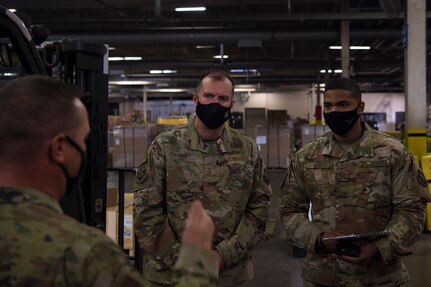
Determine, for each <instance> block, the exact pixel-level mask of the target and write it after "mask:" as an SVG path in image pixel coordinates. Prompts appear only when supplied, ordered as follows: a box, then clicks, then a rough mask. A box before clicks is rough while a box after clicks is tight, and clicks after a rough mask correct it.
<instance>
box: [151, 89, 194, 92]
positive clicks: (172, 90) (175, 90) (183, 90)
mask: <svg viewBox="0 0 431 287" xmlns="http://www.w3.org/2000/svg"><path fill="white" fill-rule="evenodd" d="M147 92H158V93H183V92H187V90H185V89H148V90H147Z"/></svg>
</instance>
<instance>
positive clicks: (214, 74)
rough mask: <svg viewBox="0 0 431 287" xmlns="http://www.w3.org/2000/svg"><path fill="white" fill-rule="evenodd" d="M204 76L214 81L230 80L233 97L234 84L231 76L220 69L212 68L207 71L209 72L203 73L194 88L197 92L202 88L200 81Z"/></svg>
mask: <svg viewBox="0 0 431 287" xmlns="http://www.w3.org/2000/svg"><path fill="white" fill-rule="evenodd" d="M206 78H210V79H212V80H214V81H224V80H226V79H227V80H229V82H231V84H232V98H233V95H234V91H235V84H234V82H233V80H232V78H231V77H230V76H229V74H228V73H226V72H224V71H221V70H212V71H209V72H207V73H205V74H203V75H202V77H201V78H200V80H199V84H198V86H197V88H196V92H197V93H199V91H200V89H201V88H202V81H203V80H204V79H206Z"/></svg>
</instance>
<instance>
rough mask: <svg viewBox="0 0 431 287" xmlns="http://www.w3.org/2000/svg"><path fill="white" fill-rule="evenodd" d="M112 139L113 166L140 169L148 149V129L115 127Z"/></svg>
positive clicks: (144, 127) (143, 127)
mask: <svg viewBox="0 0 431 287" xmlns="http://www.w3.org/2000/svg"><path fill="white" fill-rule="evenodd" d="M112 138H113V141H112V142H113V147H112V166H113V167H116V168H135V167H138V166H139V164H140V163H141V161H142V159H143V158H144V154H145V152H146V151H147V147H148V129H147V127H146V126H142V127H115V128H113V129H112Z"/></svg>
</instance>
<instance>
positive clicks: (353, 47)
mask: <svg viewBox="0 0 431 287" xmlns="http://www.w3.org/2000/svg"><path fill="white" fill-rule="evenodd" d="M329 49H331V50H341V46H329ZM370 49H371V47H370V46H350V50H370Z"/></svg>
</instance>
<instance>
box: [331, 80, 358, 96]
mask: <svg viewBox="0 0 431 287" xmlns="http://www.w3.org/2000/svg"><path fill="white" fill-rule="evenodd" d="M330 90H346V91H349V92H350V93H351V94H352V95H353V97H355V99H357V100H358V101H361V97H362V94H361V88H360V87H359V85H358V83H356V82H355V81H353V80H351V79H348V78H336V79H333V80H331V81H329V82H328V83H326V85H325V93H326V91H330Z"/></svg>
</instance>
